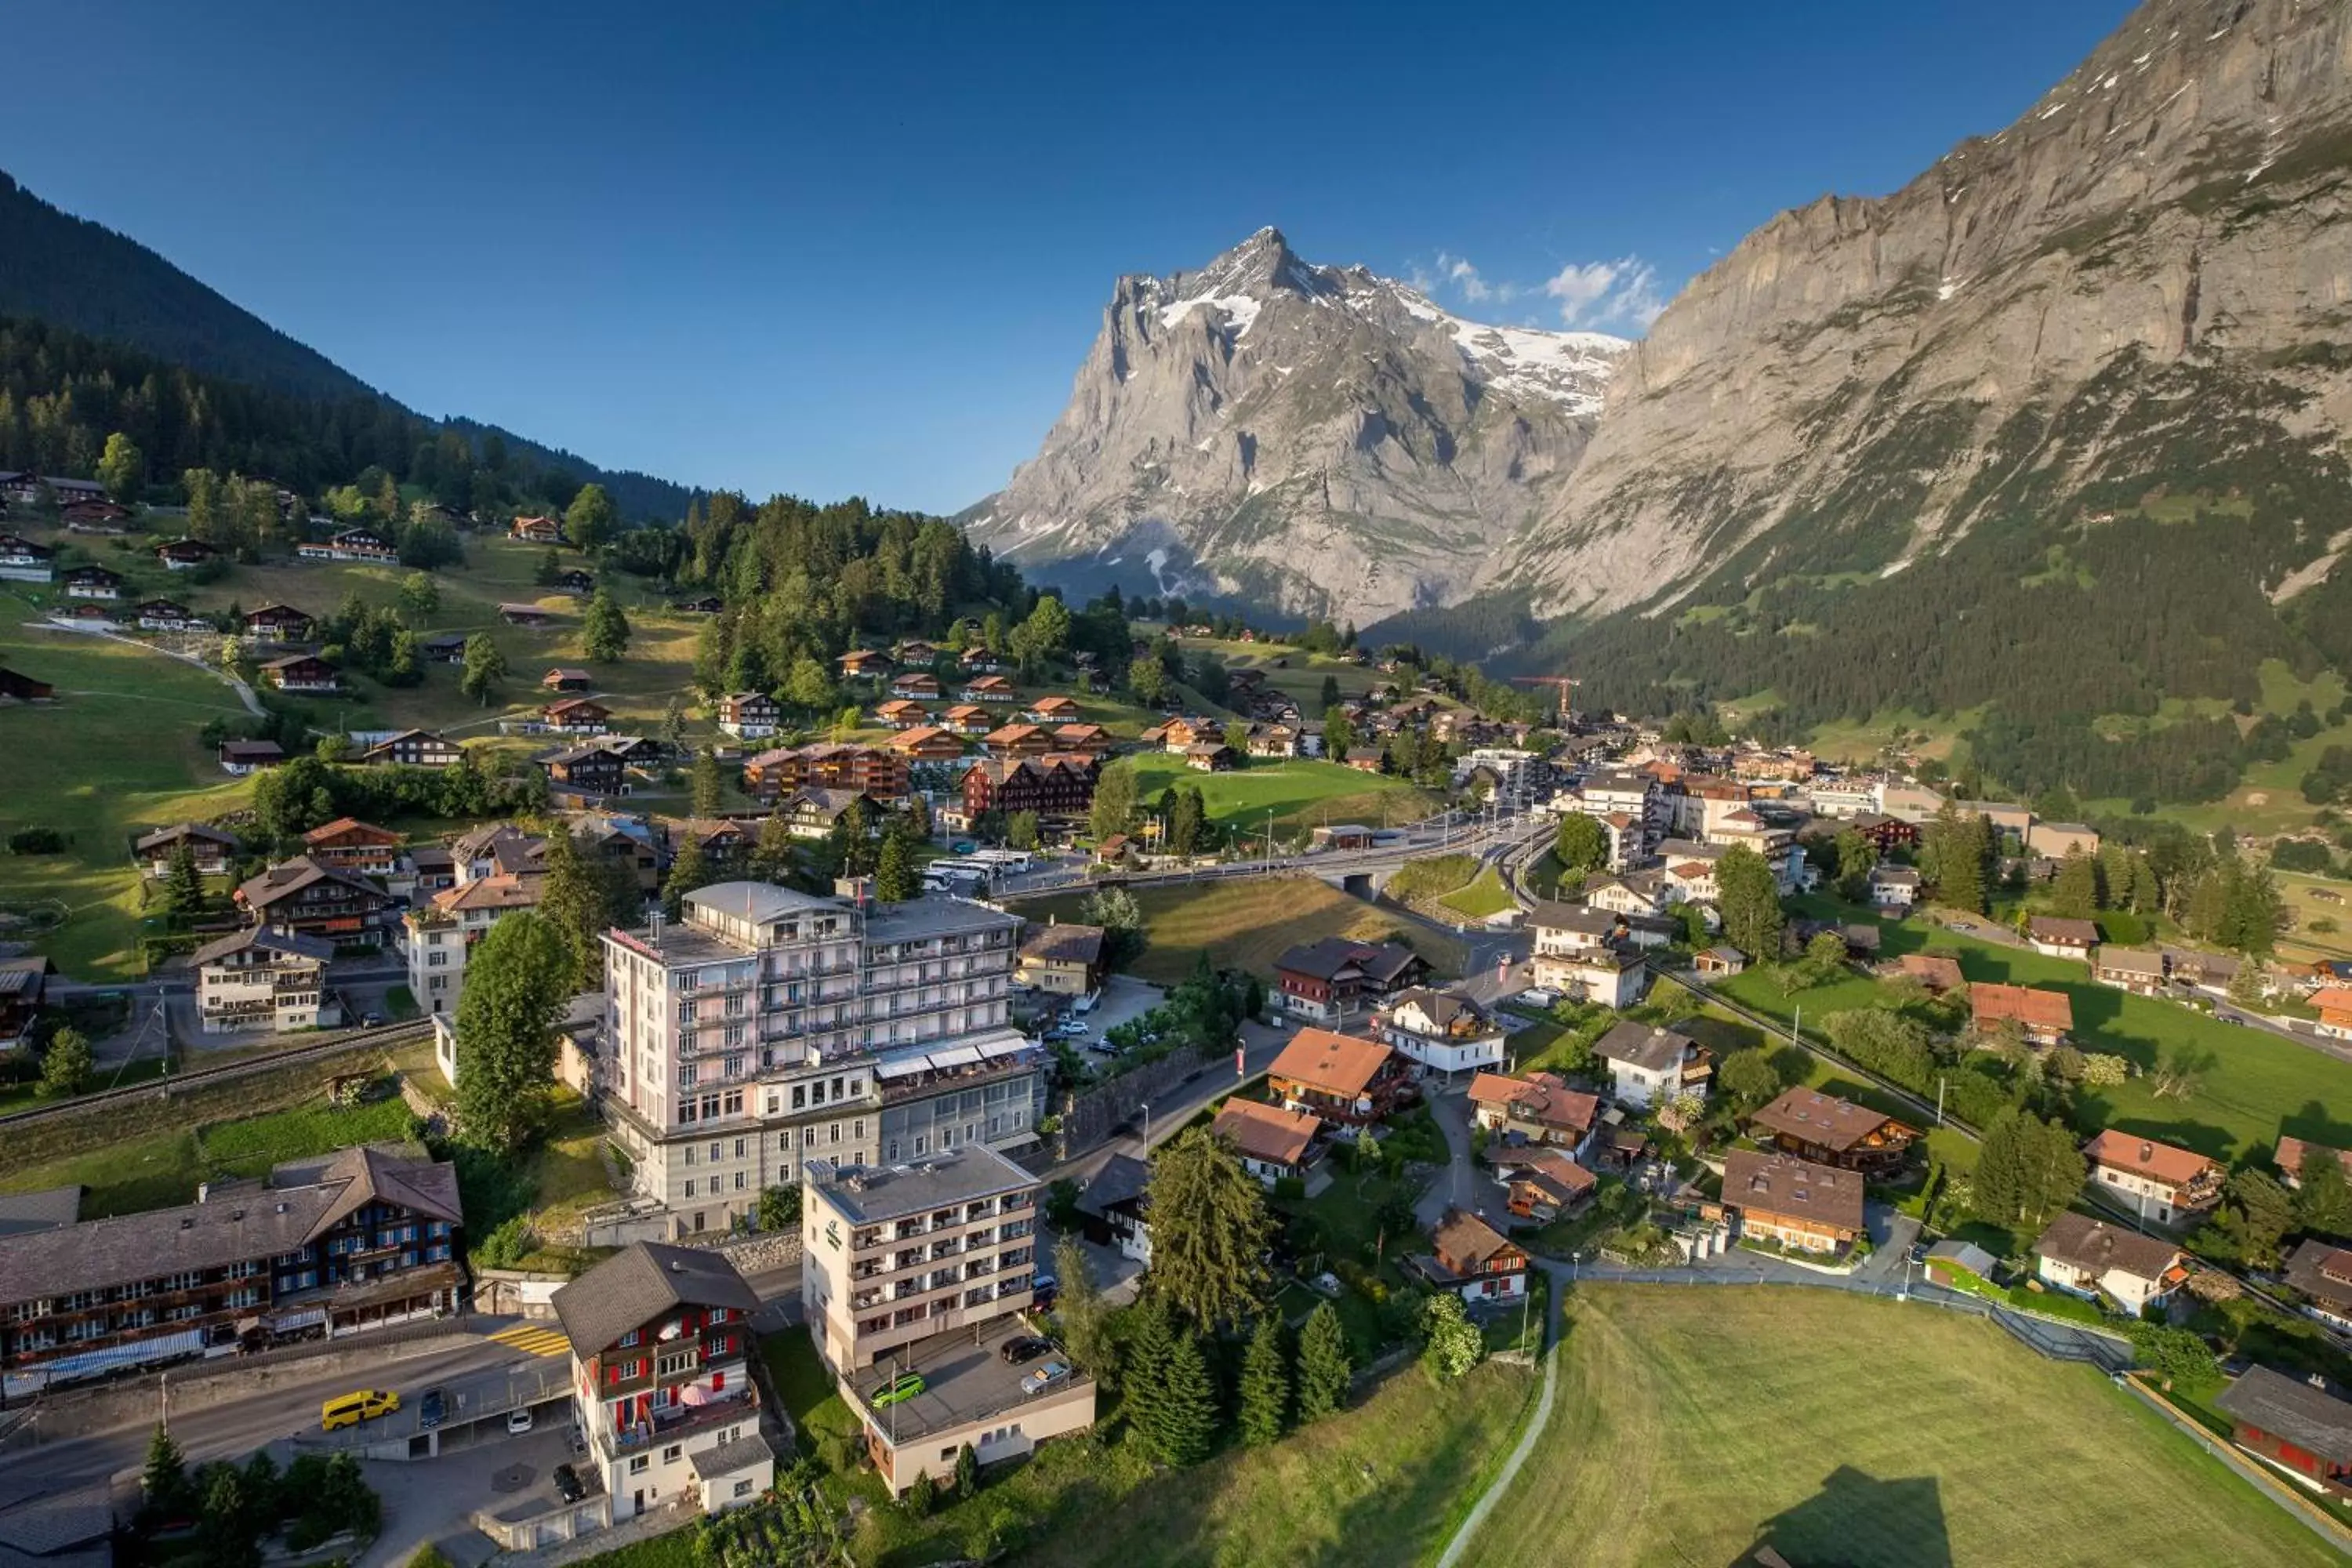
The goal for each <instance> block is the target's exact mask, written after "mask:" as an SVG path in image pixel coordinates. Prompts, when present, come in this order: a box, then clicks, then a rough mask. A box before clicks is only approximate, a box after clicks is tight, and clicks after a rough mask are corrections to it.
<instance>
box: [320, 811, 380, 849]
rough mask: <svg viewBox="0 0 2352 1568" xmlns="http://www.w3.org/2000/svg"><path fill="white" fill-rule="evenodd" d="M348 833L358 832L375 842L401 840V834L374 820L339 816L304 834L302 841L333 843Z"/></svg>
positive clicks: (363, 837) (364, 837)
mask: <svg viewBox="0 0 2352 1568" xmlns="http://www.w3.org/2000/svg"><path fill="white" fill-rule="evenodd" d="M347 834H357V835H358V836H359V837H361V838H362V839H365V840H367V841H368V842H370V843H374V844H397V843H399V842H400V835H399V834H397V833H394V831H393V830H392V829H391V828H389V827H378V826H376V825H375V824H374V823H373V822H362V821H361V820H360V819H359V818H358V817H356V816H339V817H337V818H335V820H334V821H332V822H328V823H322V824H320V826H317V827H314V828H312V829H310V832H308V833H305V834H304V835H302V842H303V843H305V844H323V845H332V844H333V843H334V841H335V840H336V839H338V838H341V837H344V836H345V835H347Z"/></svg>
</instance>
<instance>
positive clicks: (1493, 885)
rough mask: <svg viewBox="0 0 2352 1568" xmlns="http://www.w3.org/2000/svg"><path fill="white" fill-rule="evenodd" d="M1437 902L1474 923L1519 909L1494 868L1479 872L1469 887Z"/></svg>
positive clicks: (1499, 873) (1455, 891)
mask: <svg viewBox="0 0 2352 1568" xmlns="http://www.w3.org/2000/svg"><path fill="white" fill-rule="evenodd" d="M1437 901H1438V902H1439V903H1441V904H1443V905H1444V906H1445V907H1446V908H1447V909H1449V910H1453V911H1454V913H1455V914H1458V915H1461V916H1464V917H1465V918H1466V919H1469V920H1474V921H1483V920H1485V919H1486V917H1487V916H1489V915H1498V914H1501V913H1502V912H1503V911H1504V910H1508V909H1516V908H1517V907H1518V900H1517V899H1514V898H1513V897H1511V891H1510V889H1508V888H1506V887H1504V886H1503V874H1502V873H1501V872H1500V871H1498V870H1496V868H1494V867H1492V866H1489V867H1487V868H1486V869H1485V870H1483V871H1481V872H1479V873H1478V875H1477V878H1476V879H1475V880H1474V881H1472V882H1471V884H1470V885H1469V886H1468V887H1466V888H1461V889H1455V890H1454V891H1453V892H1451V893H1448V894H1446V895H1445V897H1444V898H1442V899H1440V900H1437Z"/></svg>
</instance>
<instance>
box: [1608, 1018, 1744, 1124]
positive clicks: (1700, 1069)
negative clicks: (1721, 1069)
mask: <svg viewBox="0 0 2352 1568" xmlns="http://www.w3.org/2000/svg"><path fill="white" fill-rule="evenodd" d="M1592 1054H1593V1055H1594V1056H1595V1057H1597V1058H1600V1059H1601V1061H1603V1062H1605V1063H1607V1064H1608V1067H1609V1081H1610V1088H1611V1091H1612V1093H1613V1094H1614V1095H1615V1097H1616V1098H1617V1100H1618V1101H1619V1102H1620V1103H1622V1104H1625V1105H1630V1106H1634V1107H1638V1108H1640V1109H1643V1110H1646V1109H1648V1108H1649V1107H1651V1106H1653V1105H1662V1104H1664V1103H1665V1102H1666V1101H1668V1100H1674V1099H1675V1098H1676V1097H1678V1096H1680V1095H1684V1094H1696V1095H1698V1096H1699V1097H1700V1098H1701V1099H1704V1098H1706V1091H1707V1086H1708V1083H1709V1081H1710V1080H1711V1079H1713V1077H1714V1073H1715V1058H1714V1054H1713V1053H1712V1052H1710V1051H1708V1050H1707V1049H1706V1047H1704V1046H1702V1045H1700V1044H1699V1043H1698V1042H1697V1041H1696V1040H1694V1039H1692V1038H1691V1037H1689V1036H1687V1035H1679V1034H1676V1033H1675V1031H1674V1030H1672V1029H1667V1028H1661V1027H1657V1026H1653V1025H1648V1024H1641V1023H1636V1022H1634V1021H1633V1019H1630V1018H1629V1019H1627V1020H1625V1021H1624V1022H1622V1023H1621V1024H1618V1025H1616V1026H1613V1027H1612V1028H1611V1029H1610V1031H1609V1032H1608V1033H1607V1034H1605V1035H1603V1036H1601V1038H1600V1039H1599V1040H1598V1041H1597V1042H1595V1043H1594V1045H1593V1047H1592Z"/></svg>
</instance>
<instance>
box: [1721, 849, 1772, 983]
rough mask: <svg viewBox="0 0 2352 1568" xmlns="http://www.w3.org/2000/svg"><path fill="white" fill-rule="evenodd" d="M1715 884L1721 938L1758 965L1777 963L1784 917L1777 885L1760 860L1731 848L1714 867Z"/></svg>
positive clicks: (1747, 852)
mask: <svg viewBox="0 0 2352 1568" xmlns="http://www.w3.org/2000/svg"><path fill="white" fill-rule="evenodd" d="M1715 880H1716V889H1717V900H1716V907H1717V910H1720V911H1721V913H1722V915H1723V934H1724V936H1725V938H1726V939H1727V941H1729V942H1730V943H1731V945H1732V946H1734V947H1736V948H1738V950H1739V951H1740V952H1744V953H1746V954H1748V957H1749V958H1751V959H1753V960H1755V961H1757V962H1758V963H1769V962H1771V961H1773V960H1776V959H1778V958H1779V957H1780V931H1781V928H1782V926H1783V925H1784V924H1785V923H1786V917H1785V916H1783V915H1782V913H1781V912H1780V883H1779V881H1778V880H1777V879H1775V878H1774V877H1773V875H1772V868H1771V867H1769V866H1768V865H1766V864H1765V863H1764V857H1763V856H1761V855H1759V854H1758V853H1757V852H1756V851H1755V850H1753V849H1750V848H1749V847H1748V846H1746V845H1745V844H1738V845H1734V846H1733V847H1731V848H1729V849H1727V850H1725V851H1724V855H1723V858H1722V859H1721V860H1719V861H1717V863H1716V868H1715Z"/></svg>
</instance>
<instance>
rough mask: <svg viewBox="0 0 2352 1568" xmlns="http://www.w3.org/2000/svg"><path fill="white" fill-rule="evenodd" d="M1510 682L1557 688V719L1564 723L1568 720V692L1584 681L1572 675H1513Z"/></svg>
mask: <svg viewBox="0 0 2352 1568" xmlns="http://www.w3.org/2000/svg"><path fill="white" fill-rule="evenodd" d="M1511 684H1512V685H1514V686H1550V687H1556V688H1558V689H1559V721H1560V722H1561V723H1562V724H1565V723H1567V722H1568V718H1569V713H1568V704H1569V693H1570V692H1571V691H1573V690H1574V689H1576V688H1578V687H1580V686H1581V685H1583V684H1584V682H1583V681H1581V680H1579V679H1576V678H1575V677H1574V676H1572V675H1515V676H1513V677H1511Z"/></svg>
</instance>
